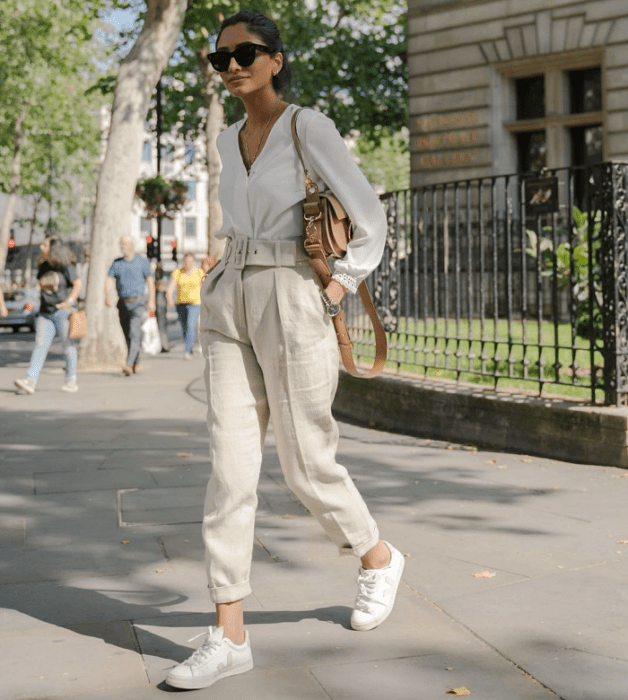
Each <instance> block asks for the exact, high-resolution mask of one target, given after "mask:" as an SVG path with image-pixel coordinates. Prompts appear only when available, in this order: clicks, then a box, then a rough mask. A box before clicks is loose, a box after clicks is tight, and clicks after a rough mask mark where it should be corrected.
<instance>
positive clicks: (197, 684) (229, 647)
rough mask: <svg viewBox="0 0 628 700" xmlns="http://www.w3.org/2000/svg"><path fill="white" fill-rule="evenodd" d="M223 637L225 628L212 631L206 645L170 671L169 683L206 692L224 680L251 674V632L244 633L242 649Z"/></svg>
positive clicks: (208, 635) (212, 629)
mask: <svg viewBox="0 0 628 700" xmlns="http://www.w3.org/2000/svg"><path fill="white" fill-rule="evenodd" d="M222 633H223V629H222V627H210V628H209V629H208V631H207V634H206V635H205V641H204V642H203V645H202V646H201V647H200V648H199V649H197V650H196V651H195V652H194V653H193V654H192V656H190V658H189V659H188V660H187V661H184V662H183V663H182V664H179V665H178V666H175V667H174V668H173V669H171V670H170V671H169V673H168V675H167V676H166V683H167V684H168V685H171V686H172V687H173V688H184V689H186V690H195V689H197V688H207V687H208V686H210V685H212V684H213V683H215V682H216V681H217V680H220V679H221V678H228V677H229V676H235V675H237V674H238V673H245V672H246V671H250V670H251V669H252V668H253V656H252V655H251V644H250V642H249V633H248V631H247V632H245V633H244V634H245V637H244V643H243V644H240V645H239V646H238V645H237V644H234V643H233V642H232V641H231V640H230V639H227V637H223V636H222ZM198 636H199V637H200V636H201V635H198ZM194 639H196V637H194ZM190 641H192V640H191V639H190Z"/></svg>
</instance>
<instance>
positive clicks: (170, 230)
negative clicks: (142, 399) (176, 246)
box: [161, 216, 174, 239]
mask: <svg viewBox="0 0 628 700" xmlns="http://www.w3.org/2000/svg"><path fill="white" fill-rule="evenodd" d="M161 236H162V238H166V239H170V238H174V221H173V220H172V219H166V217H165V216H164V217H162V219H161Z"/></svg>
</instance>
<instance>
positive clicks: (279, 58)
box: [273, 53, 283, 78]
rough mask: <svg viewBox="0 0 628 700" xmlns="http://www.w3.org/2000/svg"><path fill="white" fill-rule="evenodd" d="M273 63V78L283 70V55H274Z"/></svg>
mask: <svg viewBox="0 0 628 700" xmlns="http://www.w3.org/2000/svg"><path fill="white" fill-rule="evenodd" d="M273 62H274V63H275V66H274V68H273V78H274V77H275V76H276V75H277V74H278V73H280V72H281V69H282V68H283V54H282V53H276V54H275V55H274V56H273Z"/></svg>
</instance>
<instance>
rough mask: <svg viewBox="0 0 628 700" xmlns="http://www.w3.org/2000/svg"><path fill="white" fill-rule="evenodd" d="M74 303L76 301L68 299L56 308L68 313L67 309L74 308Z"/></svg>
mask: <svg viewBox="0 0 628 700" xmlns="http://www.w3.org/2000/svg"><path fill="white" fill-rule="evenodd" d="M73 303H74V299H71V298H68V299H66V300H65V301H62V302H60V303H59V304H57V306H56V308H57V309H59V311H67V309H71V308H72V305H73Z"/></svg>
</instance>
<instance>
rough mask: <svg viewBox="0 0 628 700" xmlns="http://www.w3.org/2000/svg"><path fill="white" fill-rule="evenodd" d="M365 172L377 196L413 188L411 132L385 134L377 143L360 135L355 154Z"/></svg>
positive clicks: (405, 130)
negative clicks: (410, 150)
mask: <svg viewBox="0 0 628 700" xmlns="http://www.w3.org/2000/svg"><path fill="white" fill-rule="evenodd" d="M354 153H355V155H356V156H357V158H358V162H359V163H360V168H361V170H362V172H363V173H364V174H365V175H366V178H367V179H368V181H369V182H370V183H371V184H372V185H373V187H375V189H376V190H377V191H378V192H395V191H397V190H406V189H408V188H409V187H410V156H409V142H408V130H407V129H404V130H402V131H398V132H397V133H395V134H384V135H383V136H379V138H378V139H377V140H374V139H371V138H368V137H367V136H365V135H364V134H360V136H359V137H358V139H357V143H356V146H355V150H354Z"/></svg>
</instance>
